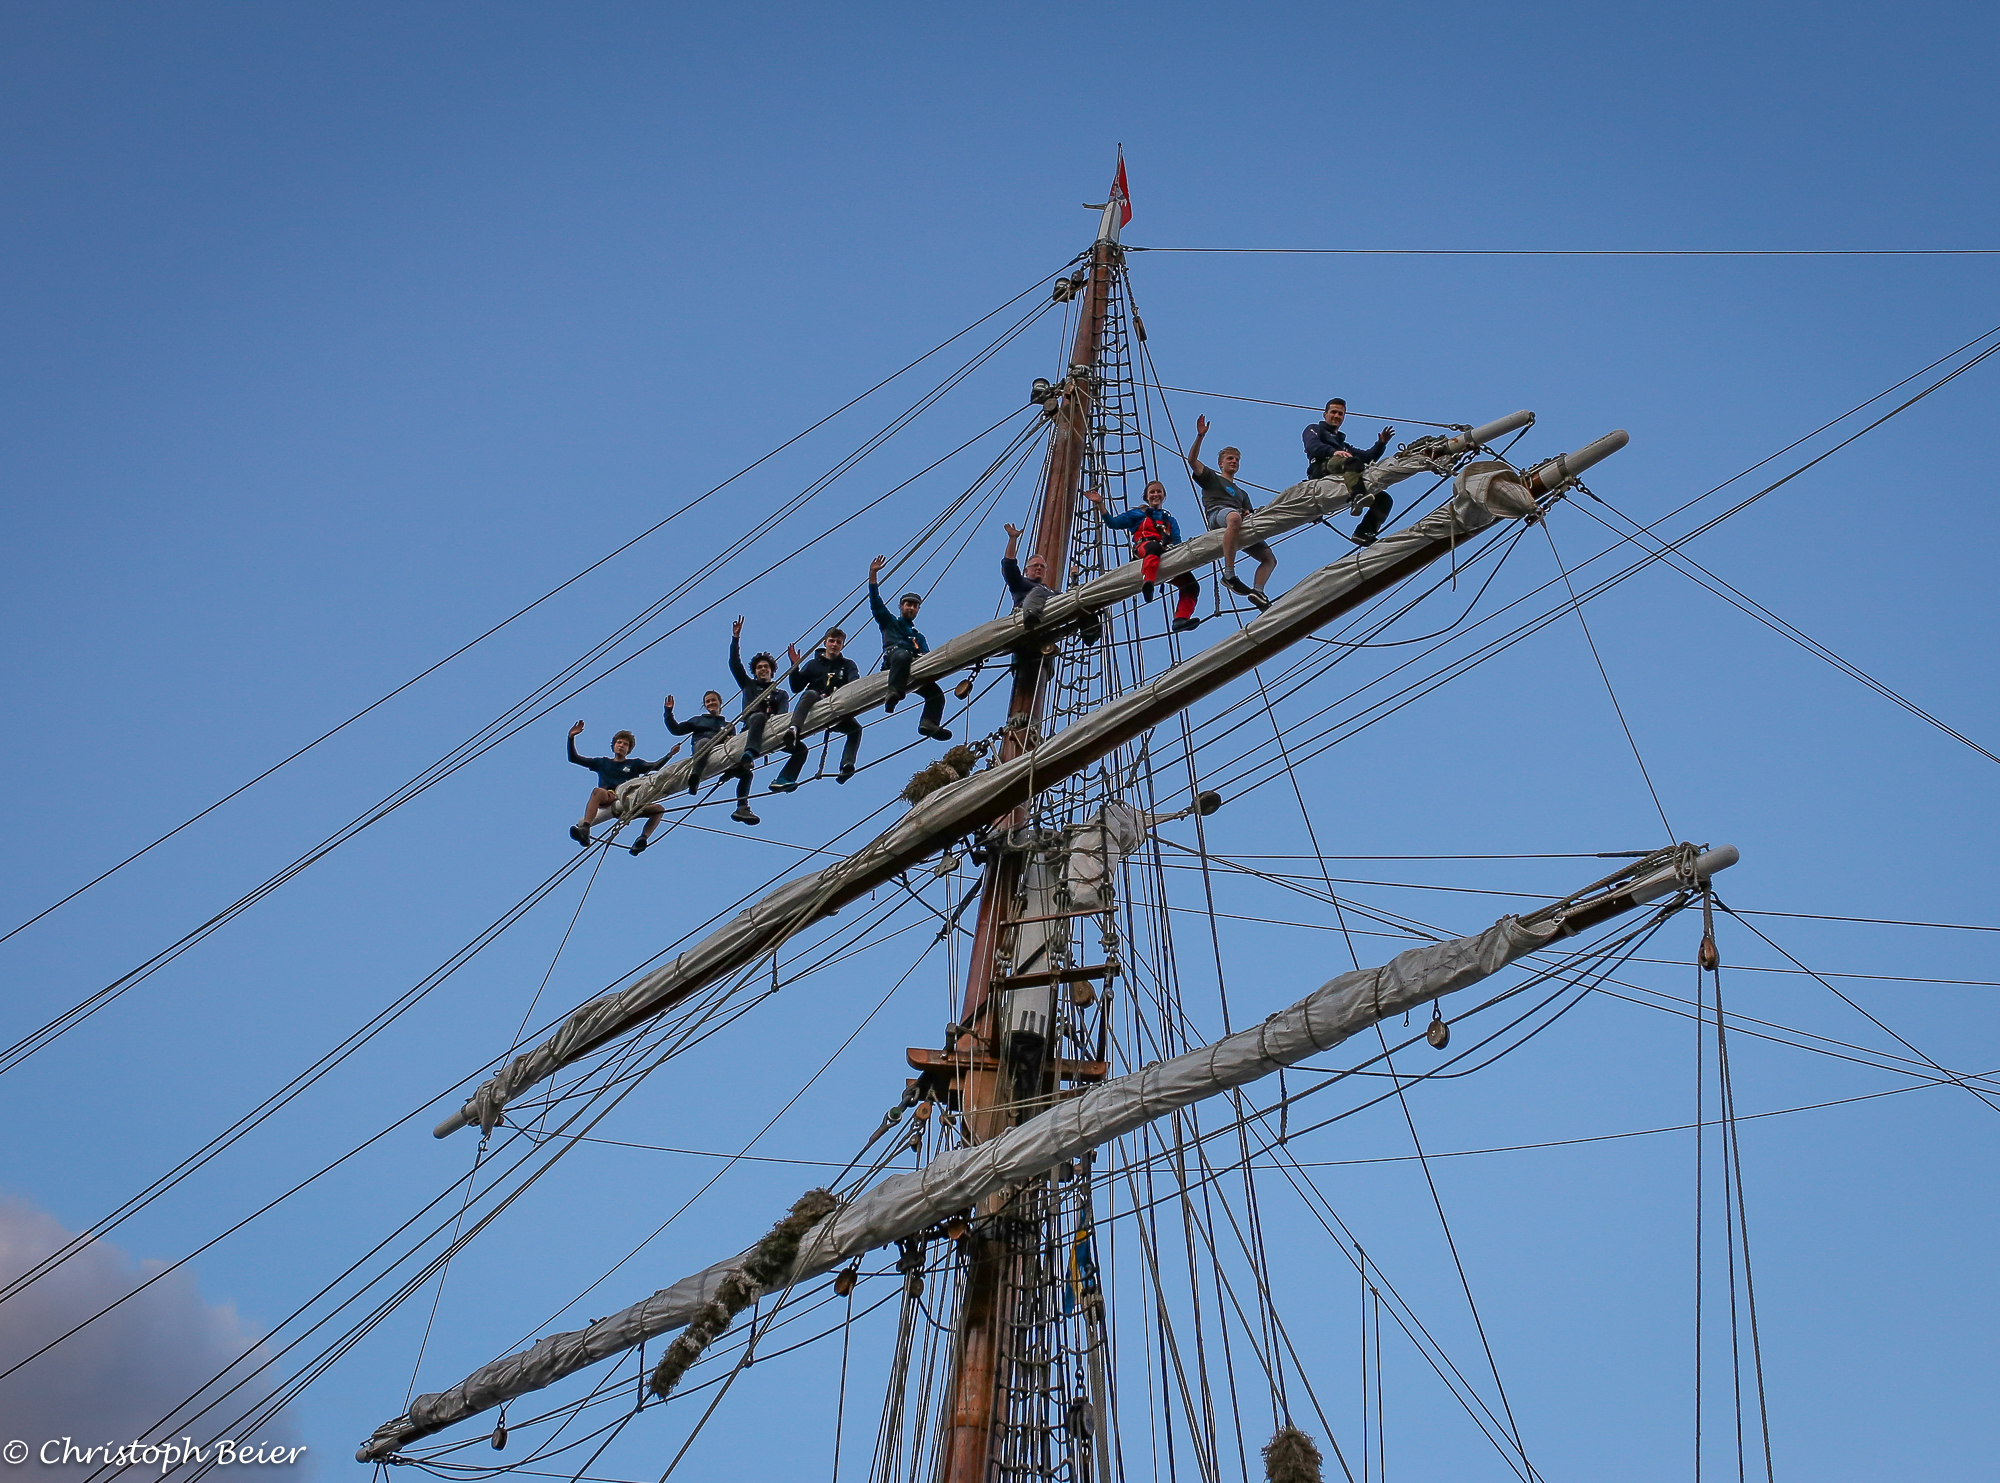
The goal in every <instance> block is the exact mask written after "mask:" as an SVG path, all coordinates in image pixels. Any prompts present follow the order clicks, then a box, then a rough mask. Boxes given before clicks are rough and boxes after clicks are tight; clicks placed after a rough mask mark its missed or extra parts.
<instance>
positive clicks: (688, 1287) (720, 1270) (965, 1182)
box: [355, 608, 1737, 1462]
mask: <svg viewBox="0 0 2000 1483" xmlns="http://www.w3.org/2000/svg"><path fill="white" fill-rule="evenodd" d="M1274 611H1275V608H1274ZM1661 854H1662V857H1667V856H1671V859H1670V860H1666V861H1665V863H1661V864H1659V865H1657V866H1656V867H1654V868H1652V869H1651V870H1650V871H1644V866H1645V864H1646V863H1647V862H1641V867H1642V872H1643V873H1640V874H1639V875H1638V877H1637V879H1636V880H1627V881H1622V882H1617V883H1616V884H1615V885H1614V886H1613V888H1612V889H1611V890H1609V891H1607V892H1605V893H1603V894H1601V895H1598V896H1596V897H1594V898H1593V899H1591V900H1589V901H1582V902H1578V901H1575V900H1574V899H1572V898H1565V900H1564V902H1562V903H1559V905H1558V906H1557V907H1555V908H1550V909H1545V910H1544V911H1541V912H1537V913H1535V914H1534V915H1532V916H1530V917H1527V918H1520V917H1512V916H1508V917H1502V918H1501V919H1500V920H1499V921H1498V922H1496V923H1494V924H1493V925H1492V926H1491V927H1489V928H1487V929H1486V930H1485V931H1484V932H1481V933H1479V934H1477V935H1476V936H1472V937H1461V938H1457V939H1454V940H1452V941H1450V942H1437V943H1427V944H1425V945H1424V946H1422V947H1415V948H1411V949H1410V950H1409V951H1408V952H1405V953H1401V954H1399V955H1397V956H1396V957H1395V958H1394V959H1392V960H1391V961H1390V962H1389V963H1388V964H1387V965H1385V966H1383V967H1380V968H1365V969H1358V970H1356V971H1354V972H1351V973H1343V974H1341V975H1340V976H1339V977H1338V978H1335V979H1333V980H1331V981H1330V982H1328V983H1326V984H1325V985H1323V986H1322V987H1320V988H1319V989H1317V990H1315V991H1314V992H1313V993H1311V994H1308V995H1307V996H1306V997H1305V998H1303V999H1301V1000H1299V1001H1298V1002H1297V1003H1295V1004H1293V1005H1292V1006H1291V1007H1290V1008H1288V1009H1283V1010H1280V1011H1278V1012H1277V1013H1276V1014H1274V1015H1272V1016H1271V1017H1270V1018H1269V1019H1266V1020H1265V1021H1264V1022H1263V1023H1262V1024H1259V1025H1254V1026H1252V1027H1250V1028H1249V1029H1246V1030H1239V1031H1237V1032H1236V1033H1235V1034H1233V1035H1226V1036H1224V1037H1223V1038H1222V1039H1220V1040H1218V1041H1216V1042H1214V1043H1213V1044H1211V1045H1205V1046H1201V1047H1199V1048H1197V1049H1195V1050H1191V1051H1188V1052H1185V1053H1184V1054H1182V1055H1178V1056H1174V1057H1172V1058H1170V1059H1168V1060H1164V1061H1159V1062H1156V1063H1155V1064H1153V1065H1151V1066H1148V1067H1146V1068H1145V1069H1143V1070H1141V1071H1135V1072H1133V1073H1132V1074H1130V1075H1128V1076H1121V1077H1118V1078H1116V1079H1114V1080H1111V1081H1106V1082H1101V1083H1099V1084H1098V1085H1096V1086H1094V1087H1092V1088H1091V1089H1090V1090H1089V1091H1087V1092H1085V1093H1083V1094H1082V1095H1081V1096H1078V1097H1074V1098H1071V1099H1068V1100H1065V1101H1062V1102H1059V1103H1057V1104H1056V1105H1055V1106H1054V1107H1052V1108H1050V1109H1049V1110H1048V1111H1047V1112H1046V1113H1043V1114H1042V1115H1041V1116H1039V1117H1034V1118H1030V1119H1029V1120H1028V1121H1027V1122H1024V1123H1022V1124H1020V1125H1019V1126H1017V1127H1014V1128H1010V1129H1008V1130H1007V1131H1006V1132H1003V1133H1001V1134H1000V1135H999V1136H998V1137H995V1138H993V1139H991V1140H989V1141H987V1142H985V1143H976V1144H972V1145H969V1146H967V1147H963V1148H957V1149H953V1150H951V1151H950V1152H947V1153H943V1154H940V1155H939V1156H938V1157H937V1158H935V1159H933V1160H932V1161H931V1162H930V1163H929V1164H927V1165H925V1166H924V1167H923V1168H921V1169H916V1170H913V1171H911V1172H909V1173H905V1174H897V1175H894V1176H892V1177H891V1178H888V1179H885V1180H883V1181H882V1182H881V1183H880V1184H878V1185H876V1186H875V1187H874V1188H873V1189H871V1190H869V1191H868V1192H867V1193H865V1194H863V1195H861V1196H860V1197H858V1198H857V1199H855V1200H853V1201H852V1202H851V1203H849V1204H848V1205H846V1206H844V1207H843V1208H841V1209H840V1210H838V1211H836V1212H834V1213H833V1214H832V1215H829V1216H827V1217H826V1218H825V1219H824V1220H822V1221H821V1222H820V1223H819V1224H817V1225H816V1226H814V1227H813V1229H812V1230H811V1231H810V1232H808V1233H807V1235H806V1236H805V1238H804V1239H803V1241H802V1242H801V1243H800V1247H799V1256H798V1259H797V1261H796V1262H795V1263H794V1264H793V1267H792V1270H791V1271H790V1272H789V1273H788V1274H787V1275H786V1276H785V1278H784V1280H783V1281H781V1282H778V1283H775V1284H774V1285H773V1286H772V1287H771V1288H769V1289H767V1291H780V1290H783V1289H785V1288H788V1287H791V1286H793V1285H794V1284H797V1283H800V1282H804V1281H807V1280H809V1279H811V1278H813V1277H817V1276H819V1275H821V1274H823V1273H826V1272H830V1271H832V1270H833V1269H834V1268H835V1267H836V1266H838V1265H840V1263H842V1262H843V1261H846V1260H847V1259H848V1258H850V1257H854V1256H858V1255H860V1254H861V1253H862V1252H865V1251H871V1250H873V1249H874V1248H876V1247H878V1246H883V1245H886V1244H888V1243H890V1242H893V1241H897V1240H900V1239H902V1238H903V1237H905V1236H909V1235H913V1234H915V1233H916V1232H918V1231H922V1230H925V1229H927V1228H929V1227H930V1226H932V1225H933V1224H935V1223H936V1222H937V1221H939V1220H941V1219H943V1218H944V1217H946V1216H949V1215H952V1214H955V1213H957V1212H960V1211H964V1210H969V1209H971V1208H973V1207H974V1206H976V1205H977V1204H978V1203H979V1201H981V1200H983V1199H985V1198H986V1197H987V1196H989V1195H993V1194H995V1193H998V1192H1000V1191H1003V1190H1006V1189H1007V1188H1009V1187H1010V1186H1013V1185H1017V1184H1020V1183H1021V1182H1022V1181H1024V1180H1028V1179H1033V1178H1036V1177H1038V1176H1040V1175H1042V1174H1045V1173H1046V1172H1047V1171H1048V1170H1050V1169H1051V1168H1053V1167H1054V1166H1055V1165H1056V1164H1058V1163H1060V1162H1061V1161H1062V1160H1064V1159H1070V1158H1075V1157H1076V1156H1077V1155H1079V1154H1082V1153H1084V1152H1086V1151H1087V1150H1089V1149H1092V1148H1096V1147H1099V1146H1101V1145H1102V1144H1105V1143H1107V1142H1109V1141H1111V1140H1112V1139H1115V1138H1118V1137H1121V1136H1123V1135H1124V1134H1126V1133H1129V1132H1132V1131H1133V1130H1134V1129H1137V1128H1139V1127H1141V1126H1142V1125H1144V1124H1145V1123H1147V1122H1150V1121H1152V1120H1154V1119H1156V1118H1160V1117H1164V1116H1165V1115H1167V1114H1168V1113H1170V1112H1174V1111H1178V1110H1179V1109H1181V1108H1183V1107H1187V1106H1190V1105H1191V1104H1193V1103H1195V1102H1199V1101H1201V1100H1203V1099H1204V1098H1208V1097H1213V1096H1216V1095H1217V1094H1219V1093H1221V1092H1225V1091H1228V1090H1230V1089H1231V1088H1233V1087H1240V1086H1245V1085H1247V1084H1249V1083H1250V1082H1254V1081H1257V1080H1259V1079H1260V1078H1262V1077H1265V1076H1268V1075H1270V1074H1271V1073H1273V1072H1275V1071H1277V1070H1279V1069H1281V1068H1283V1067H1286V1066H1292V1065H1296V1064H1297V1063H1298V1062H1300V1061H1303V1060H1306V1059H1307V1058H1309V1057H1311V1056H1314V1055H1318V1054H1320V1053H1322V1052H1324V1051H1327V1050H1330V1049H1332V1048H1333V1047H1334V1046H1336V1045H1338V1044H1340V1043H1341V1042H1342V1041H1343V1040H1346V1039H1347V1038H1348V1037H1349V1036H1351V1035H1353V1034H1355V1033H1356V1032H1357V1031H1360V1030H1365V1029H1367V1028H1368V1027H1369V1026H1371V1025H1373V1024H1375V1023H1376V1022H1377V1021H1379V1020H1384V1019H1388V1018H1389V1017H1391V1016H1393V1015H1397V1014H1401V1013H1402V1012H1403V1011H1404V1010H1406V1009H1409V1008H1412V1007H1414V1006H1416V1005H1419V1004H1422V1003H1423V1002H1424V1001H1426V1000H1429V999H1436V998H1439V997H1441V996H1443V995H1445V994H1451V993H1456V992H1457V991H1458V990H1460V989H1463V988H1467V987H1469V986H1471V985H1472V984H1476V983H1478V982H1479V981H1481V980H1482V979H1485V978H1488V977H1490V976H1491V975H1493V974H1495V973H1497V972H1499V971H1500V970H1501V969H1502V968H1504V967H1506V966H1507V965H1508V964H1509V963H1511V962H1513V961H1514V960H1515V959H1517V958H1519V957H1521V956H1523V955H1524V954H1527V953H1531V952H1534V951H1535V950H1537V949H1538V948H1541V947H1545V946H1547V945H1548V944H1549V943H1550V942H1551V941H1553V940H1554V939H1555V938H1557V937H1558V936H1560V935H1563V934H1565V933H1567V932H1574V931H1578V930H1582V929H1583V928H1584V927H1585V926H1587V925H1593V924H1594V923H1596V922H1598V921H1603V920H1607V919H1608V918H1609V917H1610V916H1612V915H1615V914H1616V913H1618V912H1621V911H1628V910H1630V909H1632V908H1633V907H1635V906H1637V905H1639V904H1641V903H1643V902H1645V901H1648V900H1654V899H1657V898H1658V897H1661V896H1665V895H1667V894H1669V893H1671V892H1673V891H1675V890H1677V889H1686V888H1692V887H1694V886H1695V885H1697V884H1698V883H1699V882H1701V881H1703V880H1706V879H1707V878H1708V876H1710V875H1711V874H1713V873H1714V872H1716V871H1719V870H1722V869H1725V868H1727V867H1728V866H1729V865H1731V864H1733V863H1735V861H1736V858H1737V854H1736V851H1735V850H1734V849H1733V848H1731V847H1729V846H1723V847H1721V848H1720V849H1716V850H1711V851H1709V852H1707V853H1706V854H1701V855H1697V854H1695V852H1694V851H1693V850H1692V848H1691V847H1686V846H1682V847H1678V848H1677V849H1676V850H1674V851H1663V852H1661ZM1600 884H1601V883H1600ZM747 1255H748V1253H739V1254H738V1255H737V1256H734V1257H731V1258H729V1259H728V1260H727V1261H722V1262H718V1263H716V1264H715V1265H714V1266H711V1267H708V1268H705V1269H704V1270H702V1271H700V1272H697V1273H695V1274H694V1275H693V1276H690V1277H684V1278H682V1279H681V1280H680V1281H679V1282H676V1283H675V1284H674V1285H673V1286H671V1287H666V1288H662V1289H661V1290H660V1291H658V1292H656V1293H654V1294H653V1295H652V1296H651V1297H649V1298H647V1299H645V1300H644V1301H643V1302H640V1303H635V1304H634V1305H632V1306H631V1307H629V1308H626V1309H625V1310H624V1311H622V1312H619V1313H614V1314H612V1315H611V1316H610V1317H608V1318H600V1319H598V1320H597V1321H596V1322H595V1323H593V1324H591V1325H590V1327H588V1328H586V1329H579V1330H576V1331H573V1332H570V1333H562V1334H551V1335H549V1336H548V1337H547V1338H545V1339H542V1340H540V1341H539V1342H537V1343H536V1344H535V1345H534V1347H533V1348H531V1349H528V1350H526V1351H524V1352H522V1353H520V1354H514V1355H509V1356H508V1357H507V1358H505V1359H500V1360H495V1361H494V1362H493V1363H491V1364H488V1365H485V1366H483V1367H482V1368H480V1369H478V1370H475V1371H474V1372H473V1373H472V1374H470V1375H468V1376H467V1377H466V1378H465V1379H463V1380H461V1381H460V1382H459V1383H458V1384H457V1385H454V1386H453V1387H452V1388H451V1389H449V1390H446V1391H440V1392H434V1393H431V1394H427V1395H421V1396H419V1397H417V1399H416V1401H415V1402H414V1403H413V1404H412V1405H411V1406H410V1409H409V1411H408V1412H407V1413H406V1414H405V1415H402V1416H399V1417H397V1418H396V1419H395V1420H393V1421H390V1422H386V1423H384V1424H383V1425H382V1426H380V1427H378V1428H376V1430H375V1433H374V1435H373V1436H372V1437H370V1438H369V1439H368V1441H367V1442H365V1443H363V1444H362V1446H361V1448H360V1450H359V1451H358V1452H357V1453H356V1454H355V1456H356V1458H357V1459H358V1460H360V1461H362V1462H374V1461H379V1460H380V1459H382V1458H384V1457H387V1456H388V1455H389V1454H390V1453H392V1452H394V1451H396V1450H397V1449H398V1448H400V1447H404V1446H407V1445H408V1444H409V1443H411V1442H413V1441H415V1440H417V1439H418V1438H420V1437H425V1436H429V1435H430V1434H431V1433H433V1432H436V1431H440V1430H442V1429H443V1428H445V1427H447V1426H450V1425H452V1424H453V1423H454V1422H458V1421H462V1420H464V1419H465V1418H466V1417H468V1416H472V1415H475V1414H477V1413H478V1412H480V1411H483V1410H486V1409H487V1408H489V1407H492V1406H497V1405H499V1404H500V1403H501V1402H503V1401H506V1400H508V1399H510V1398H511V1397H513V1396H517V1395H522V1394H524V1393H526V1392H528V1391H531V1390H539V1389H541V1388H542V1387H544V1386H547V1385H551V1384H553V1383H554V1382H555V1381H557V1380H559V1379H561V1378H562V1377H563V1376H565V1375H569V1374H573V1373H575V1372H576V1371H578V1370H581V1369H585V1368H587V1367H588V1366H590V1365H593V1364H596V1363H598V1362H600V1361H602V1360H606V1359H609V1358H611V1357H612V1356H614V1355H617V1354H622V1353H623V1352H624V1351H626V1350H628V1349H631V1348H632V1347H634V1346H635V1345H637V1344H639V1343H640V1342H641V1341H642V1340H645V1339H650V1338H652V1337H653V1336H655V1335H657V1334H663V1333H666V1332H668V1331H670V1330H672V1329H676V1328H680V1327H681V1326H682V1325H684V1324H685V1323H686V1322H687V1321H688V1319H689V1317H690V1316H691V1315H692V1314H693V1313H694V1312H695V1310H696V1309H697V1308H699V1307H700V1306H701V1305H702V1304H703V1303H705V1302H707V1301H708V1299H709V1298H710V1297H711V1296H713V1294H714V1292H715V1289H716V1288H717V1287H718V1286H719V1285H720V1284H721V1282H722V1280H723V1278H724V1277H725V1276H727V1275H728V1274H729V1273H730V1272H731V1271H732V1270H734V1269H735V1268H736V1267H737V1266H739V1265H740V1264H741V1263H742V1262H743V1260H744V1258H745V1256H747Z"/></svg>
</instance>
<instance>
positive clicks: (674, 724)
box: [660, 695, 694, 736]
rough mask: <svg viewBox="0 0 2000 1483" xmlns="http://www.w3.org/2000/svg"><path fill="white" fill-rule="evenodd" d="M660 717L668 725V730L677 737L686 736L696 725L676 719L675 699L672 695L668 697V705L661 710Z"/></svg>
mask: <svg viewBox="0 0 2000 1483" xmlns="http://www.w3.org/2000/svg"><path fill="white" fill-rule="evenodd" d="M660 717H661V719H662V720H664V721H665V722H666V723H667V730H669V731H671V732H672V733H673V734H674V735H675V736H686V735H687V734H688V733H689V732H690V731H693V730H694V723H693V722H692V721H676V720H675V719H674V698H673V696H671V695H669V696H668V697H667V703H666V704H665V705H664V706H662V707H661V708H660Z"/></svg>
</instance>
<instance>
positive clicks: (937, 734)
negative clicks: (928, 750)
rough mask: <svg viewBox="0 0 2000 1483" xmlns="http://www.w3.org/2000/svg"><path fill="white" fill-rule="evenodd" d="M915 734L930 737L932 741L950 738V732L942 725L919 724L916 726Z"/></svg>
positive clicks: (948, 739)
mask: <svg viewBox="0 0 2000 1483" xmlns="http://www.w3.org/2000/svg"><path fill="white" fill-rule="evenodd" d="M917 735H918V736H927V737H929V738H930V739H931V740H932V741H950V740H951V733H950V732H949V731H947V730H945V729H944V727H942V726H919V727H918V728H917Z"/></svg>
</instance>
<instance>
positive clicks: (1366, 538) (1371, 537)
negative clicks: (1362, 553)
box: [1348, 530, 1375, 546]
mask: <svg viewBox="0 0 2000 1483" xmlns="http://www.w3.org/2000/svg"><path fill="white" fill-rule="evenodd" d="M1348 539H1349V540H1350V541H1352V542H1354V544H1355V545H1357V546H1372V545H1374V544H1375V532H1374V531H1372V530H1357V531H1356V532H1355V533H1354V534H1353V535H1351V536H1349V537H1348Z"/></svg>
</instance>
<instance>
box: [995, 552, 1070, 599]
mask: <svg viewBox="0 0 2000 1483" xmlns="http://www.w3.org/2000/svg"><path fill="white" fill-rule="evenodd" d="M1000 580H1001V581H1003V582H1005V583H1006V584H1007V590H1008V592H1010V593H1012V594H1013V597H1014V606H1015V607H1017V608H1018V607H1019V606H1020V605H1021V604H1022V603H1024V602H1026V601H1027V600H1028V599H1029V598H1031V597H1033V596H1034V595H1035V594H1036V593H1037V592H1046V593H1048V594H1049V596H1051V597H1053V596H1055V591H1056V590H1055V588H1053V587H1051V586H1049V584H1048V583H1046V582H1031V581H1029V580H1028V579H1027V578H1026V577H1024V576H1022V575H1021V564H1020V563H1019V562H1017V561H1016V560H1014V558H1013V557H1011V556H1003V557H1001V558H1000Z"/></svg>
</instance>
